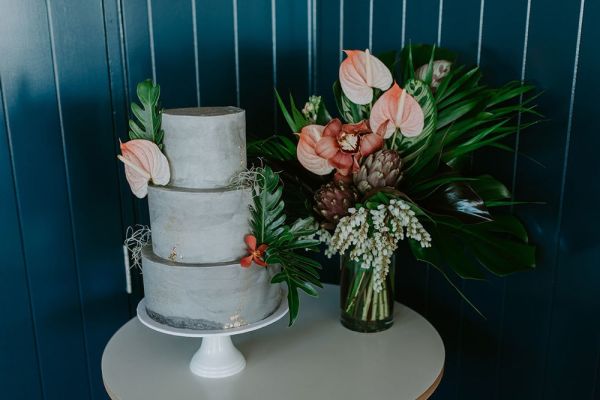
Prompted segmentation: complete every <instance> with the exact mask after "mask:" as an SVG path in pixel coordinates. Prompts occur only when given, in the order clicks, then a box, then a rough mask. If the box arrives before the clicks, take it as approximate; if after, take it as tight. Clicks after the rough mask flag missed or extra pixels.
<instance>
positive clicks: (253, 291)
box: [142, 107, 281, 329]
mask: <svg viewBox="0 0 600 400" xmlns="http://www.w3.org/2000/svg"><path fill="white" fill-rule="evenodd" d="M162 126H163V129H164V132H165V135H164V152H165V155H166V156H167V158H168V160H169V166H170V169H171V181H170V182H169V184H168V185H167V186H150V187H149V188H148V204H149V208H150V225H151V229H152V246H146V247H145V248H144V249H143V251H142V264H143V277H144V291H145V299H146V300H145V302H146V310H147V312H148V315H149V316H150V317H151V318H153V319H154V320H156V321H158V322H160V323H164V324H167V325H170V326H174V327H178V328H191V329H223V328H231V327H237V326H242V325H245V324H249V323H253V322H257V321H260V320H262V319H264V318H266V317H267V316H269V315H270V314H272V313H273V311H274V310H275V309H276V308H277V306H278V305H279V303H280V301H281V290H280V288H279V287H278V286H277V285H272V284H271V283H270V280H271V277H272V276H273V275H274V274H275V272H276V271H273V269H272V268H271V267H269V268H264V267H260V266H257V265H255V264H253V265H252V266H251V267H250V268H242V267H241V266H240V263H239V259H240V258H241V257H242V256H244V255H245V245H244V240H243V239H244V235H246V234H248V233H249V232H250V227H249V222H248V221H249V217H250V213H249V208H248V207H249V205H250V203H251V201H252V196H251V193H250V190H249V189H246V188H240V187H231V186H230V182H231V179H232V178H233V177H234V176H235V175H236V174H237V173H239V172H240V171H242V170H243V169H244V168H245V167H246V134H245V115H244V111H243V110H241V109H239V108H235V107H201V108H182V109H175V110H165V111H164V112H163V116H162Z"/></svg>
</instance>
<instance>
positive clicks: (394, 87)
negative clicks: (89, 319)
mask: <svg viewBox="0 0 600 400" xmlns="http://www.w3.org/2000/svg"><path fill="white" fill-rule="evenodd" d="M345 53H346V58H345V59H344V61H343V62H342V63H341V65H340V68H339V80H338V81H337V82H335V83H334V84H333V97H334V99H335V103H336V105H337V109H338V112H339V114H338V116H337V117H332V116H331V114H330V113H329V111H328V110H327V108H326V106H325V104H324V101H323V100H322V98H321V97H320V96H316V95H314V96H311V97H310V98H309V100H308V102H307V103H306V104H305V105H304V107H303V108H302V109H301V110H300V109H298V108H297V107H296V105H295V103H294V100H293V97H292V96H291V95H290V103H289V105H288V106H286V105H285V103H284V101H283V100H282V98H281V97H280V96H279V94H278V93H277V92H276V95H277V99H278V103H279V105H280V108H281V111H282V113H283V115H284V117H285V120H286V121H287V123H288V125H289V127H290V129H291V134H275V135H273V136H271V137H269V138H266V139H260V140H255V141H252V142H250V143H249V145H248V152H249V155H250V156H254V157H260V158H262V159H263V160H265V162H266V163H268V164H270V165H271V166H272V167H273V169H275V170H280V171H281V177H282V179H283V181H284V183H285V184H286V193H287V195H288V196H289V197H286V207H287V208H288V213H289V214H294V215H297V216H303V217H308V216H313V217H315V218H316V220H317V221H318V222H319V224H320V230H319V231H318V232H317V234H316V235H315V236H314V237H315V238H317V239H319V240H320V241H322V242H324V243H325V244H326V246H327V247H326V250H325V252H326V254H328V255H330V256H331V255H333V254H336V253H337V254H340V255H342V256H343V258H342V259H343V261H344V264H345V266H347V267H349V268H348V270H350V266H352V265H354V267H355V268H354V269H352V271H353V272H352V273H351V279H350V280H349V282H348V284H347V285H345V286H346V287H343V288H342V294H343V296H345V297H344V298H343V299H342V314H343V316H342V317H343V318H344V315H346V317H348V318H354V319H358V320H364V321H367V322H373V321H375V322H376V321H389V320H390V318H391V304H390V303H392V304H393V297H392V295H391V294H390V292H391V290H392V289H391V283H390V281H391V279H390V270H391V266H392V256H393V255H394V253H395V252H396V249H397V247H398V245H399V243H400V242H401V241H403V240H404V241H406V242H407V244H408V247H409V248H410V250H411V252H412V255H413V256H414V257H415V258H416V259H417V260H421V261H424V262H426V263H428V264H430V265H431V266H433V267H434V268H436V269H437V270H439V272H440V273H442V274H443V276H444V277H445V278H446V279H447V280H448V282H449V283H450V284H452V285H453V286H454V287H455V288H456V290H457V291H458V292H459V293H460V290H459V289H458V287H457V286H456V285H455V284H454V283H453V278H454V276H452V274H455V275H457V276H458V277H460V278H464V279H484V278H485V277H486V273H485V272H484V269H486V270H488V271H490V272H491V273H493V274H495V275H499V276H504V275H507V274H509V273H512V272H516V271H521V270H527V269H530V268H533V267H534V265H535V247H534V246H533V245H532V244H530V243H529V241H528V237H527V233H526V230H525V228H524V227H523V224H522V223H521V222H520V221H519V219H517V218H516V217H515V216H513V215H511V214H510V213H508V212H507V211H508V210H507V207H506V206H510V205H514V204H517V202H515V201H513V199H512V196H511V194H510V192H509V191H508V189H507V188H506V186H505V185H504V184H502V183H501V182H500V181H498V180H497V179H495V178H494V177H492V176H490V175H487V174H473V173H471V172H470V171H469V169H470V168H469V167H470V165H471V159H472V154H473V153H474V152H476V151H477V150H480V149H482V148H484V147H491V148H496V149H499V150H509V151H513V149H512V148H511V147H510V146H508V145H507V144H506V143H505V141H504V140H503V139H505V138H506V137H508V136H510V135H513V134H515V133H516V132H518V131H519V130H523V129H525V128H526V127H528V126H529V125H531V124H533V123H536V122H537V121H535V120H532V121H531V122H521V123H519V122H520V121H521V120H522V119H523V117H525V116H527V115H531V116H533V117H535V116H537V115H538V114H537V112H536V111H535V106H532V105H531V102H532V100H533V99H535V96H532V95H531V94H532V92H533V89H534V88H533V87H532V86H530V85H527V84H523V83H522V82H510V83H507V84H505V85H504V86H501V87H499V88H494V87H488V86H486V85H484V84H482V83H481V71H480V70H479V68H478V67H473V68H467V67H465V66H463V65H459V64H458V63H457V62H456V55H455V54H454V53H452V52H451V51H449V50H446V49H442V48H437V47H435V46H429V45H411V46H407V47H406V48H405V49H403V50H402V51H401V52H389V53H385V54H383V55H381V56H380V57H375V56H373V55H372V54H370V53H369V51H368V50H366V51H358V50H347V51H345ZM523 121H524V119H523ZM356 266H358V267H356ZM482 267H483V268H482ZM451 272H452V273H451ZM342 276H344V271H342ZM343 286H344V285H343ZM460 295H461V296H462V293H460ZM463 297H464V296H463ZM465 299H466V298H465ZM466 300H467V301H468V299H466ZM469 304H471V303H470V302H469ZM471 305H472V306H473V307H474V305H473V304H471ZM343 318H342V320H343ZM366 329H367V330H368V329H370V328H366Z"/></svg>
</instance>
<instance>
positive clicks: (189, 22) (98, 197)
mask: <svg viewBox="0 0 600 400" xmlns="http://www.w3.org/2000/svg"><path fill="white" fill-rule="evenodd" d="M599 25H600V2H598V1H595V0H587V1H586V0H573V1H560V0H487V1H484V0H452V1H451V0H446V1H444V0H393V1H392V0H370V1H369V0H303V1H297V0H252V1H251V0H226V1H217V0H175V1H167V0H89V1H86V2H82V1H74V0H72V1H68V0H46V1H41V0H3V1H2V3H0V50H1V51H0V89H1V90H0V105H1V107H0V252H1V254H2V255H3V261H2V262H0V305H1V306H2V316H3V323H2V325H1V326H0V328H1V329H0V354H1V357H0V377H1V378H0V383H1V385H2V394H3V397H4V396H6V398H10V399H32V400H37V399H47V400H59V399H105V398H106V395H105V393H104V391H103V387H102V382H101V378H100V370H99V368H100V357H101V353H102V349H103V347H104V345H105V344H106V342H107V340H108V339H109V338H110V336H111V334H112V333H113V332H114V331H115V330H116V329H117V328H118V327H119V326H120V325H121V324H123V323H124V322H125V321H126V320H127V319H128V318H129V317H130V316H131V312H132V310H133V307H134V306H135V304H136V301H137V299H138V298H139V296H140V289H139V279H138V280H134V288H133V289H134V294H133V296H129V295H127V294H126V293H125V278H124V269H123V256H122V252H121V243H122V240H123V233H124V230H125V227H127V226H129V225H131V224H132V223H135V222H144V221H147V205H146V203H145V202H143V201H138V200H136V199H133V198H132V196H131V195H130V193H129V190H128V188H127V185H126V182H125V181H124V177H123V174H122V170H121V167H120V166H119V165H118V163H117V161H116V159H115V153H116V152H117V149H118V139H119V137H126V121H127V104H128V103H129V101H131V99H132V98H133V97H134V93H135V85H136V82H138V81H140V80H142V79H144V78H147V77H153V78H155V79H156V80H158V81H159V83H161V85H162V89H163V105H164V106H165V107H179V106H192V105H197V104H200V105H224V104H239V105H241V106H242V107H244V108H246V109H247V110H248V131H249V134H251V135H257V136H264V135H268V134H269V133H270V132H272V131H273V129H278V130H283V129H286V127H285V124H284V123H283V121H282V119H281V117H280V116H279V115H278V114H277V113H276V109H275V103H274V98H273V92H272V86H277V87H278V88H279V89H280V90H281V91H282V92H283V93H287V92H288V91H293V92H294V94H295V95H296V96H297V100H298V101H303V99H304V98H305V97H306V96H307V95H308V94H309V93H313V92H314V93H317V94H323V95H324V96H325V98H326V99H327V100H328V101H330V100H331V95H330V84H331V83H332V82H333V80H334V79H335V78H336V75H337V68H338V63H339V61H340V56H341V52H340V50H341V49H343V48H366V47H371V48H372V49H373V51H374V52H376V53H377V52H380V51H385V50H389V49H393V48H400V47H401V46H402V44H404V43H408V41H412V42H436V43H439V44H441V45H442V46H447V47H450V48H453V49H456V50H458V51H460V52H461V61H463V62H465V63H468V64H479V65H480V66H481V67H482V69H483V70H484V73H485V76H486V79H487V80H488V82H490V83H492V84H499V83H502V82H504V81H507V80H514V79H516V80H521V79H522V80H525V81H529V82H533V83H535V84H536V85H538V86H539V87H540V89H542V90H543V91H544V94H543V96H542V97H541V98H540V100H539V105H540V109H541V110H542V111H543V113H544V114H545V115H546V116H547V118H548V121H547V122H545V123H544V124H542V125H539V126H538V127H535V128H533V129H530V130H527V131H524V132H522V133H521V134H520V135H519V136H518V137H517V138H516V139H514V142H513V143H512V144H513V145H514V146H516V148H517V149H518V150H519V152H520V153H522V154H525V155H526V156H527V157H524V156H520V155H516V154H508V153H502V154H500V153H494V152H485V153H484V154H481V155H479V156H476V157H475V159H474V166H475V168H479V169H485V170H489V171H492V172H493V173H494V174H496V175H497V176H498V177H500V178H502V179H503V180H504V181H505V182H507V183H508V185H509V186H511V187H513V188H514V193H515V196H516V197H517V198H518V199H525V200H534V201H537V200H542V201H545V204H544V205H533V206H524V207H519V208H517V209H516V210H515V211H516V212H517V213H518V214H519V215H520V216H521V217H522V218H523V219H524V220H525V221H526V223H527V226H528V228H529V231H530V233H531V238H532V241H534V242H535V243H537V244H539V246H540V251H539V255H540V262H539V265H538V267H537V269H536V270H535V271H532V272H528V273H523V274H520V275H515V276H512V277H509V278H508V279H504V280H500V279H492V280H491V281H489V282H486V283H474V282H464V283H462V289H463V290H464V291H465V292H466V293H467V295H468V296H470V297H471V298H472V299H473V300H474V301H475V302H476V303H477V304H478V306H479V307H480V308H481V310H482V311H483V313H484V314H485V315H486V317H487V318H486V319H482V318H480V317H479V316H478V315H477V314H475V313H474V312H473V311H472V310H471V309H470V308H469V307H468V306H466V305H465V304H464V303H463V302H462V301H461V300H460V298H458V296H457V295H456V294H455V293H454V292H453V290H452V289H450V288H449V287H448V286H447V284H446V282H445V281H444V280H443V279H442V278H441V277H440V276H438V275H437V274H436V273H435V271H433V270H432V271H430V270H429V269H428V268H427V267H426V266H424V265H420V264H418V263H416V262H412V261H410V260H408V259H406V258H403V257H398V271H399V273H398V275H399V279H400V280H399V288H400V290H399V293H398V295H399V297H400V299H401V300H402V301H404V302H405V303H407V304H408V305H410V306H411V307H413V308H415V309H417V310H418V311H419V312H421V313H422V314H424V315H426V316H427V317H428V318H429V319H430V320H431V322H432V323H433V324H434V325H435V326H436V327H437V329H438V330H439V331H440V333H441V334H442V336H443V337H444V341H445V343H446V347H447V362H446V370H445V378H444V380H443V381H442V384H441V386H440V388H439V390H438V392H437V393H436V394H435V395H434V398H436V399H448V400H464V399H600V318H599V317H600V295H598V293H599V289H600V269H599V268H600V265H599V260H600V233H598V230H597V229H596V223H597V222H598V221H600V208H599V207H598V206H597V205H598V204H600V183H599V181H598V177H597V175H598V172H599V170H600V161H599V158H598V156H597V153H598V150H597V149H598V148H600V135H599V133H600V132H599V128H598V124H597V123H596V121H597V114H596V113H597V112H598V111H597V107H598V106H597V103H598V101H597V97H598V96H597V94H598V92H599V91H600V78H599V76H600V75H599V74H598V70H600V56H599V52H598V40H599V39H600V28H599ZM330 108H333V107H330ZM532 158H533V159H535V160H537V161H538V162H539V163H541V164H543V165H544V166H543V167H542V166H540V165H539V163H536V162H533V161H531V159H532ZM330 268H331V271H330V272H329V273H328V275H329V276H334V275H335V268H336V267H335V265H331V266H330ZM313 397H315V398H318V394H317V393H315V394H313Z"/></svg>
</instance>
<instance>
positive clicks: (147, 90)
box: [129, 79, 164, 149]
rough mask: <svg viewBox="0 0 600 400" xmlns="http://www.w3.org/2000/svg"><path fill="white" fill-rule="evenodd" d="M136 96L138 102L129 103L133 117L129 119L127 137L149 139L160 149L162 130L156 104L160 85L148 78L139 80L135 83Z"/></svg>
mask: <svg viewBox="0 0 600 400" xmlns="http://www.w3.org/2000/svg"><path fill="white" fill-rule="evenodd" d="M137 96H138V99H139V101H140V104H137V103H131V112H132V114H133V116H134V117H135V118H132V119H130V120H129V138H130V139H144V140H149V141H151V142H154V143H156V145H158V147H160V148H161V149H162V141H163V136H164V132H163V130H162V128H161V118H162V117H161V112H160V106H159V104H158V101H159V98H160V86H159V85H157V84H155V83H153V82H152V81H151V80H150V79H147V80H145V81H143V82H140V83H138V85H137Z"/></svg>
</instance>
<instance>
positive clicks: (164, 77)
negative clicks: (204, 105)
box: [151, 0, 197, 108]
mask: <svg viewBox="0 0 600 400" xmlns="http://www.w3.org/2000/svg"><path fill="white" fill-rule="evenodd" d="M151 9H152V13H151V15H152V21H151V25H152V38H151V40H152V41H153V43H154V46H153V48H154V57H155V67H156V81H157V82H159V83H160V85H161V93H160V97H161V102H162V104H163V105H164V107H165V108H179V107H189V106H190V105H193V104H196V102H197V91H196V84H195V82H196V67H195V56H194V30H193V24H194V21H193V14H192V2H191V1H183V0H182V1H159V0H151Z"/></svg>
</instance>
